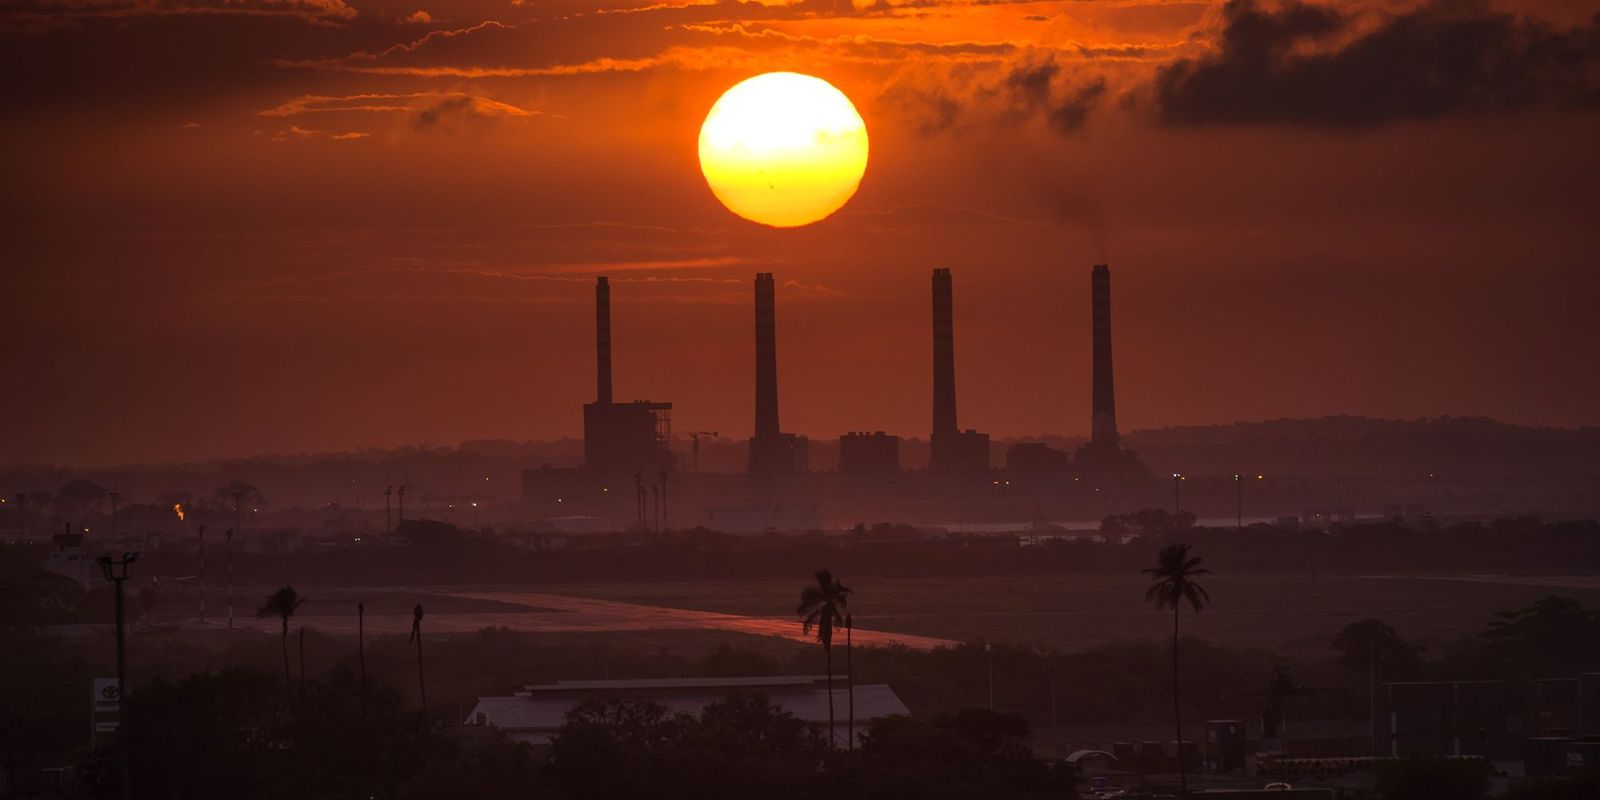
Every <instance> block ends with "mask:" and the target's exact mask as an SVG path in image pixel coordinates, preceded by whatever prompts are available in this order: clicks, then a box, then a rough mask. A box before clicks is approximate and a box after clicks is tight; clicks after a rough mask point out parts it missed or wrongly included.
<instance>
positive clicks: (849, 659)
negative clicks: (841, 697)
mask: <svg viewBox="0 0 1600 800" xmlns="http://www.w3.org/2000/svg"><path fill="white" fill-rule="evenodd" d="M855 627H856V626H855V620H854V619H852V618H851V615H849V614H846V615H844V681H845V687H846V691H847V692H848V693H849V697H850V721H849V722H848V723H846V724H845V729H844V730H845V749H847V750H854V749H856V664H855V661H856V659H855V655H856V648H855V642H854V641H852V637H851V634H852V633H853V632H854V631H855Z"/></svg>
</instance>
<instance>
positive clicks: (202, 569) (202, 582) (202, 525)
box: [183, 522, 206, 625]
mask: <svg viewBox="0 0 1600 800" xmlns="http://www.w3.org/2000/svg"><path fill="white" fill-rule="evenodd" d="M183 524H184V527H188V525H189V523H188V522H184V523H183ZM200 624H201V625H204V624H206V524H205V523H204V522H202V523H200Z"/></svg>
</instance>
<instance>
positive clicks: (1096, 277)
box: [1090, 264, 1121, 448]
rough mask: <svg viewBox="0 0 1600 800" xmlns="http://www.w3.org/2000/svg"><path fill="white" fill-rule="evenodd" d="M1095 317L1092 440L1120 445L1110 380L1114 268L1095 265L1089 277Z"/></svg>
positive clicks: (1115, 445)
mask: <svg viewBox="0 0 1600 800" xmlns="http://www.w3.org/2000/svg"><path fill="white" fill-rule="evenodd" d="M1090 283H1091V293H1090V294H1091V297H1090V304H1091V313H1092V314H1093V320H1094V411H1093V416H1092V417H1091V418H1090V429H1091V431H1092V437H1091V440H1090V441H1091V442H1092V443H1093V444H1095V445H1096V446H1098V447H1101V448H1114V447H1117V446H1118V445H1119V440H1120V438H1121V437H1120V436H1119V435H1118V434H1117V397H1116V391H1115V389H1114V388H1113V387H1112V381H1111V268H1110V267H1108V266H1106V265H1105V264H1096V265H1095V266H1094V270H1093V272H1092V277H1091V279H1090Z"/></svg>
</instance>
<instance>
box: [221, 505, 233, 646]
mask: <svg viewBox="0 0 1600 800" xmlns="http://www.w3.org/2000/svg"><path fill="white" fill-rule="evenodd" d="M223 538H225V539H226V540H227V544H226V545H225V546H224V547H223V550H224V551H225V552H226V554H227V562H228V630H230V631H231V630H233V529H232V528H229V529H228V531H227V533H225V534H224V535H223Z"/></svg>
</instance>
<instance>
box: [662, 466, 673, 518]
mask: <svg viewBox="0 0 1600 800" xmlns="http://www.w3.org/2000/svg"><path fill="white" fill-rule="evenodd" d="M667 474H668V473H667V470H661V529H662V530H672V513H671V510H672V506H671V504H670V503H669V502H668V499H667Z"/></svg>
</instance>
